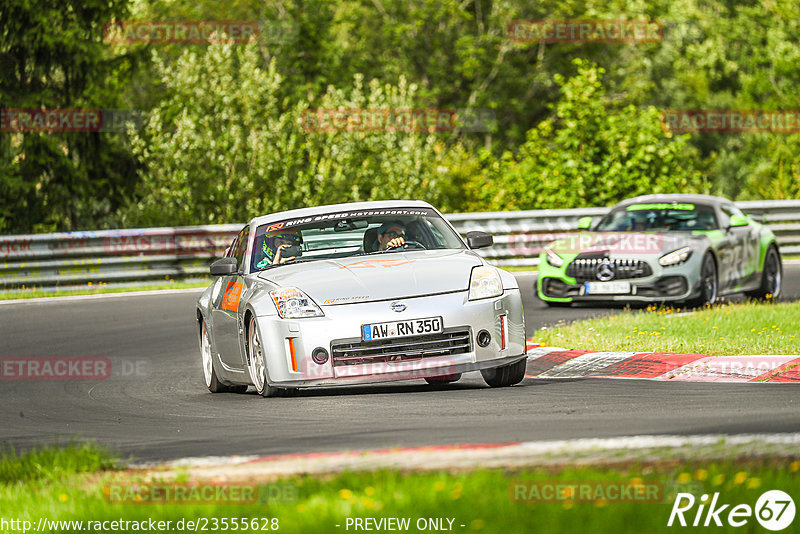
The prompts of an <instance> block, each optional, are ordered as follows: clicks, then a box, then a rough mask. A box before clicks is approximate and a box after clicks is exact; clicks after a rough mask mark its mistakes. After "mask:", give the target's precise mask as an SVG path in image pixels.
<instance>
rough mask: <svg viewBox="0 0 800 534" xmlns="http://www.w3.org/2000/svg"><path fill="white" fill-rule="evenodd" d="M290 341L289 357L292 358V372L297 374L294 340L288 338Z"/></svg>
mask: <svg viewBox="0 0 800 534" xmlns="http://www.w3.org/2000/svg"><path fill="white" fill-rule="evenodd" d="M286 339H288V340H289V355H290V356H291V357H292V371H294V372H295V373H296V372H297V354H296V353H295V351H294V338H293V337H289V338H286Z"/></svg>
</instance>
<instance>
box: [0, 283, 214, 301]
mask: <svg viewBox="0 0 800 534" xmlns="http://www.w3.org/2000/svg"><path fill="white" fill-rule="evenodd" d="M211 282H212V280H208V281H201V282H168V283H163V284H150V285H142V286H125V287H119V286H117V287H113V286H112V287H108V286H105V285H103V284H101V285H98V286H95V287H91V288H88V287H87V288H86V289H67V290H63V291H43V290H38V289H32V290H25V291H23V292H20V293H0V300H20V299H38V298H43V297H69V296H73V295H101V294H104V293H130V292H133V291H157V290H161V289H190V288H195V287H208V286H209V284H211Z"/></svg>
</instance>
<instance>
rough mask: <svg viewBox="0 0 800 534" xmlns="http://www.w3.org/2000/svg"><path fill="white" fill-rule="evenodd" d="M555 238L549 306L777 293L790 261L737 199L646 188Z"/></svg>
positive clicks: (545, 275) (546, 274)
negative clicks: (576, 229)
mask: <svg viewBox="0 0 800 534" xmlns="http://www.w3.org/2000/svg"><path fill="white" fill-rule="evenodd" d="M578 226H579V228H580V229H582V230H584V231H582V232H580V233H577V234H573V235H571V236H569V237H566V238H564V239H560V240H558V241H555V242H554V243H551V244H550V245H548V246H547V247H545V249H544V250H543V251H542V254H541V255H540V261H539V277H538V280H537V286H536V288H537V291H538V294H539V298H541V299H542V300H543V301H545V302H546V303H547V304H548V305H550V306H559V305H562V306H563V305H569V304H570V303H572V302H598V301H607V300H614V301H630V302H633V301H639V302H665V301H672V302H688V303H690V304H693V305H703V304H713V303H714V302H715V301H716V300H717V297H718V296H721V295H729V294H732V293H740V292H741V293H745V294H747V295H748V296H750V297H754V298H759V299H770V298H777V297H778V296H779V295H780V292H781V280H782V277H783V267H782V264H781V255H780V251H779V249H778V243H777V240H776V239H775V234H773V233H772V231H771V230H770V229H769V228H767V227H766V226H765V225H763V224H760V223H759V222H758V221H756V220H755V219H754V218H753V217H750V216H747V215H745V214H744V213H742V211H741V210H740V209H739V208H737V207H736V206H735V205H734V204H733V203H732V202H731V201H729V200H727V199H725V198H721V197H712V196H707V195H681V194H675V195H646V196H640V197H636V198H631V199H628V200H625V201H623V202H620V203H619V204H617V205H616V206H614V207H613V208H612V209H611V211H610V212H608V214H606V215H605V216H604V217H603V218H602V219H601V220H600V222H598V223H597V224H596V225H595V226H594V228H592V230H591V231H589V227H590V226H591V219H590V218H588V217H585V218H584V219H582V220H581V221H579V223H578Z"/></svg>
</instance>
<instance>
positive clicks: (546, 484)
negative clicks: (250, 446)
mask: <svg viewBox="0 0 800 534" xmlns="http://www.w3.org/2000/svg"><path fill="white" fill-rule="evenodd" d="M70 457H74V458H73V459H72V460H70V459H69V458H70ZM108 462H109V456H108V455H107V453H105V452H104V451H103V450H102V449H97V448H93V447H91V446H89V447H88V448H76V447H74V446H73V447H70V448H67V449H65V450H64V451H61V452H53V451H50V452H48V451H38V452H37V453H35V454H32V455H27V456H26V455H22V456H16V455H14V454H8V453H6V454H5V455H4V456H3V457H2V460H0V465H3V470H4V471H3V473H9V474H10V475H7V476H4V478H3V480H2V482H0V510H1V511H0V522H2V521H5V522H6V523H5V526H4V527H3V530H4V531H22V529H21V528H19V529H13V528H8V526H9V525H12V524H11V523H9V522H10V521H13V520H16V521H23V522H24V521H28V522H30V523H29V525H31V526H30V530H36V526H37V525H38V524H39V520H40V518H46V519H47V521H49V522H53V521H73V522H74V521H81V522H82V523H81V524H78V523H72V524H69V523H66V524H65V523H62V524H60V525H59V524H53V523H46V527H47V528H46V529H45V531H48V532H77V531H81V530H82V531H84V532H85V531H87V530H88V531H92V530H94V531H99V530H101V529H105V530H106V531H108V530H110V529H111V528H113V529H114V530H116V531H119V532H135V531H138V530H142V529H141V528H134V527H133V526H132V525H131V524H130V523H128V524H125V523H117V524H116V526H115V527H114V526H113V525H112V524H110V523H105V525H106V526H105V527H102V525H103V523H102V522H110V521H129V522H130V521H136V522H141V521H144V522H148V521H151V520H152V521H154V522H158V521H163V522H165V523H164V525H165V526H166V527H167V528H165V529H163V530H162V531H169V532H185V531H189V530H191V531H194V530H198V531H203V530H206V531H224V530H230V531H233V530H238V531H245V532H251V531H259V532H263V531H265V530H269V531H272V530H276V528H275V527H279V528H278V530H279V531H281V532H291V533H310V532H314V533H320V534H324V533H342V532H347V531H353V530H355V529H354V528H353V525H352V523H350V528H347V525H348V519H350V520H351V521H352V520H353V519H354V518H367V517H369V518H376V519H377V518H389V517H392V518H401V519H404V518H408V519H409V527H408V528H407V529H406V531H409V532H418V531H422V530H435V529H434V528H432V527H431V525H432V524H431V523H429V522H427V521H426V519H428V518H430V519H434V520H436V521H438V523H436V524H437V525H440V526H441V527H449V528H448V530H449V529H451V530H453V531H461V532H498V533H508V532H534V531H535V532H567V531H570V530H574V529H579V530H580V531H581V532H587V533H605V532H615V533H617V532H619V533H640V532H662V531H664V527H666V524H667V520H668V518H669V515H670V512H671V509H672V506H673V503H674V501H675V497H676V496H677V493H678V492H688V493H691V494H693V495H694V496H695V497H696V498H697V500H698V501H699V499H700V496H701V495H702V494H708V495H712V494H713V493H715V492H718V493H719V494H720V504H722V503H732V504H747V505H749V506H751V507H753V506H754V505H755V503H756V501H757V499H758V498H759V496H760V495H761V494H762V493H763V492H764V491H766V490H770V489H780V490H782V491H785V492H787V493H789V494H790V495H795V496H797V495H800V473H798V470H800V462H798V460H797V458H771V459H769V458H768V459H763V458H762V459H749V460H742V461H737V460H722V461H713V462H709V461H705V462H701V461H699V460H695V461H687V462H685V463H683V464H680V465H679V464H677V462H670V461H668V460H667V461H658V462H651V463H647V464H637V465H631V466H624V467H612V468H596V467H591V466H589V467H574V466H571V467H558V468H553V467H550V468H526V469H518V470H514V471H504V470H485V469H484V470H476V471H468V472H467V471H460V472H446V471H440V472H427V473H404V472H398V471H389V470H384V471H377V472H365V473H346V474H342V475H336V476H328V477H309V476H299V477H292V478H288V479H283V480H279V481H272V482H269V483H258V482H255V483H237V484H239V486H243V485H245V484H255V485H256V486H257V488H258V493H257V494H258V498H257V499H255V500H253V501H250V502H248V503H247V504H220V503H219V502H218V497H217V496H219V495H220V493H219V492H218V491H217V492H213V495H214V496H215V497H213V498H212V499H208V500H205V501H203V503H202V504H197V503H185V502H183V501H180V500H173V501H172V504H154V503H153V502H152V501H147V500H140V501H138V503H136V504H127V503H126V504H119V503H117V502H113V501H114V497H113V495H127V494H128V493H130V492H132V493H135V494H138V495H145V496H154V495H160V496H162V497H163V496H164V495H168V493H167V491H168V488H167V487H166V486H165V485H164V483H158V484H160V486H152V485H149V484H151V483H149V482H148V480H147V476H146V475H144V474H142V473H140V472H138V471H124V470H111V471H109V470H108V469H110V468H111V465H113V464H110V463H108ZM87 471H93V473H91V474H90V473H87ZM179 480H180V479H179ZM576 483H578V484H576ZM170 484H171V485H172V487H173V489H174V488H175V487H178V486H179V485H180V484H184V485H191V484H192V483H191V482H190V481H186V480H185V479H184V480H182V481H180V482H174V483H170ZM207 484H208V483H207ZM216 484H217V485H216V486H214V487H215V488H216V487H219V482H217V483H216ZM559 485H560V486H561V489H558V487H559ZM235 486H236V484H230V485H228V486H227V488H228V493H227V495H228V496H231V495H233V493H232V492H231V488H234V487H235ZM569 486H572V487H573V489H564V488H568V487H569ZM154 487H157V488H160V489H161V491H160V492H154V491H153V488H154ZM195 487H196V488H202V487H204V486H203V485H202V484H201V485H199V486H195ZM639 487H642V488H654V490H653V491H652V492H651V491H650V490H648V491H647V492H646V493H644V495H645V496H648V497H650V498H649V499H638V498H635V497H634V494H635V493H636V492H637V490H636V488H639ZM120 488H124V491H123V492H120V491H119V490H120ZM548 488H549V490H548ZM577 488H580V489H577ZM584 488H588V490H587V491H584ZM625 488H632V490H633V491H632V492H630V491H629V492H628V496H629V497H633V498H631V499H630V500H629V501H627V502H623V501H622V500H621V499H620V498H619V497H618V495H619V491H620V490H622V491H624V489H625ZM550 490H555V492H554V493H552V495H551V498H549V499H548V498H547V494H549V492H550ZM578 492H580V493H578ZM639 493H640V494H641V492H639ZM178 502H180V504H177V503H178ZM696 511H697V506H695V507H694V508H693V509H692V510H691V512H687V514H686V516H687V519H688V520H689V521H692V520H693V519H694V514H695V512H696ZM223 518H224V519H225V520H226V521H225V523H223V521H222V519H223ZM253 519H255V520H256V522H255V523H253ZM449 520H452V524H451V523H450V522H449ZM166 521H170V524H169V525H167V524H166ZM180 521H183V523H179V522H180ZM188 521H192V522H193V525H196V527H195V526H189V524H188ZM418 521H425V525H424V526H425V527H426V528H424V529H423V528H419V527H418ZM98 522H100V523H98ZM197 522H200V523H199V524H197ZM226 523H227V528H225V524H226ZM233 523H236V528H233ZM21 525H23V523H17V526H18V527H20V526H21ZM179 525H182V527H180V526H179ZM337 525H338V526H337ZM419 525H422V522H420V523H419ZM748 527H749V528H748V529H746V530H747V531H748V532H751V531H755V530H757V529H758V528H759V526H758V524H757V522H756V519H755V518H753V517H751V518H750V520H749V523H748ZM151 528H152V527H151ZM442 529H444V528H442ZM145 530H146V529H145ZM362 530H363V529H362ZM700 530H703V529H700ZM706 530H707V529H706ZM681 531H682V532H684V531H686V532H693V531H695V530H694V529H692V528H688V529H681ZM741 531H742V529H741V528H740V529H736V528H733V527H727V528H725V527H723V528H721V529H719V528H717V529H715V532H741Z"/></svg>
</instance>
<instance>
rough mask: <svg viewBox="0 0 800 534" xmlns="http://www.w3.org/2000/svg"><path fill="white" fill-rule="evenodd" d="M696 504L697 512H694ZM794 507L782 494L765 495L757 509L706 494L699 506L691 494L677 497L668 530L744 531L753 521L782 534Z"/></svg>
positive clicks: (682, 494)
mask: <svg viewBox="0 0 800 534" xmlns="http://www.w3.org/2000/svg"><path fill="white" fill-rule="evenodd" d="M695 504H697V509H696V510H693V508H695ZM794 516H795V506H794V501H793V500H792V498H791V497H790V496H789V495H788V494H787V493H785V492H783V491H780V490H770V491H766V492H764V493H763V494H761V496H760V497H759V498H758V500H757V501H756V505H755V507H751V506H750V505H749V504H736V505H732V504H723V503H721V502H720V497H719V493H714V494H713V496H711V502H710V503H709V496H708V495H707V494H704V495H703V496H701V497H700V501H699V502H698V501H697V500H696V499H695V496H694V495H692V494H691V493H678V495H676V496H675V502H674V503H673V505H672V511H671V512H670V514H669V521H667V526H668V527H671V526H673V525H674V526H681V527H686V526H693V527H700V526H702V527H709V526H711V527H721V526H723V525H725V524H728V525H730V526H732V527H742V526H744V525H746V524H747V523H749V522H750V521H751V520H752V518H753V517H755V519H756V521H758V523H759V524H760V525H761V526H762V527H764V528H765V529H767V530H772V531H779V530H783V529H785V528H786V527H788V526H789V525H791V524H792V521H794Z"/></svg>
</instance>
